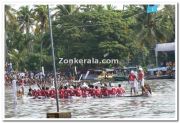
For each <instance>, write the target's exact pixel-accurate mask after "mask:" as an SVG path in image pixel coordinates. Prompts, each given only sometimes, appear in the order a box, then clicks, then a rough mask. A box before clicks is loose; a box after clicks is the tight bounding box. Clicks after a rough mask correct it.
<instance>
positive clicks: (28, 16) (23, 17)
mask: <svg viewBox="0 0 180 123" xmlns="http://www.w3.org/2000/svg"><path fill="white" fill-rule="evenodd" d="M17 14H18V22H19V26H20V27H19V29H20V31H21V32H23V33H26V41H27V45H28V46H27V47H28V49H29V51H30V52H32V51H33V40H32V39H30V38H31V37H30V36H31V34H32V32H31V31H32V30H33V25H34V18H33V9H30V8H29V6H22V7H20V9H19V11H18V12H17Z"/></svg>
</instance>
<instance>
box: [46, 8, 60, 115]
mask: <svg viewBox="0 0 180 123" xmlns="http://www.w3.org/2000/svg"><path fill="white" fill-rule="evenodd" d="M47 8H48V18H49V31H50V37H51V49H52V58H53V69H54V86H55V91H56V105H57V112H59V102H58V90H57V83H56V82H57V78H56V63H55V56H54V44H53V35H52V23H51V16H50V10H49V5H47Z"/></svg>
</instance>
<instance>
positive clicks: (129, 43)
mask: <svg viewBox="0 0 180 123" xmlns="http://www.w3.org/2000/svg"><path fill="white" fill-rule="evenodd" d="M123 8H125V9H124V10H116V7H114V6H112V5H107V6H103V5H80V6H77V5H57V6H56V7H55V8H52V9H51V10H53V11H54V12H53V16H52V27H53V38H54V47H55V56H56V63H57V67H58V68H61V67H62V68H65V67H67V65H60V64H58V60H59V59H58V58H60V57H63V58H74V57H76V58H92V57H93V58H99V59H103V58H104V54H106V53H109V55H108V56H107V57H106V58H109V59H111V58H116V59H119V61H120V65H122V66H123V65H130V64H132V65H136V64H140V65H142V66H146V65H147V64H149V63H154V58H153V57H154V54H152V52H154V51H152V48H153V47H154V46H155V44H156V43H160V42H172V41H174V39H175V6H173V5H168V6H164V8H163V9H162V10H160V11H158V12H157V13H156V14H147V13H146V6H136V5H127V6H124V7H123ZM5 29H6V31H5V32H6V61H11V62H13V64H14V66H15V69H16V70H22V71H23V70H24V69H27V70H40V68H41V66H45V70H52V68H53V67H52V59H51V43H50V35H49V30H48V10H47V6H46V5H35V6H34V7H33V8H30V7H29V6H22V7H20V8H19V10H15V9H13V8H12V7H11V6H8V5H6V6H5ZM16 51H18V52H16ZM167 59H168V58H167ZM80 66H81V65H80ZM84 66H88V65H84ZM107 66H112V65H107ZM81 67H82V66H81ZM88 67H89V66H88ZM90 67H96V66H94V65H90ZM102 67H103V66H102Z"/></svg>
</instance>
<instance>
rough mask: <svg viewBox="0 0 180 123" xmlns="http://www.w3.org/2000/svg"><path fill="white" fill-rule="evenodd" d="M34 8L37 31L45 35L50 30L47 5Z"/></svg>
mask: <svg viewBox="0 0 180 123" xmlns="http://www.w3.org/2000/svg"><path fill="white" fill-rule="evenodd" d="M34 7H35V9H34V12H33V14H34V18H35V20H36V21H37V22H36V23H37V25H36V29H37V31H38V30H39V32H40V33H42V34H43V33H45V32H46V31H47V29H48V9H47V6H46V5H35V6H34Z"/></svg>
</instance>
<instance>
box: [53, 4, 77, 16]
mask: <svg viewBox="0 0 180 123" xmlns="http://www.w3.org/2000/svg"><path fill="white" fill-rule="evenodd" d="M79 9H80V6H79V7H78V6H76V5H57V6H56V8H55V10H56V12H55V14H54V16H56V17H61V16H65V15H72V14H75V13H77V12H79Z"/></svg>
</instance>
